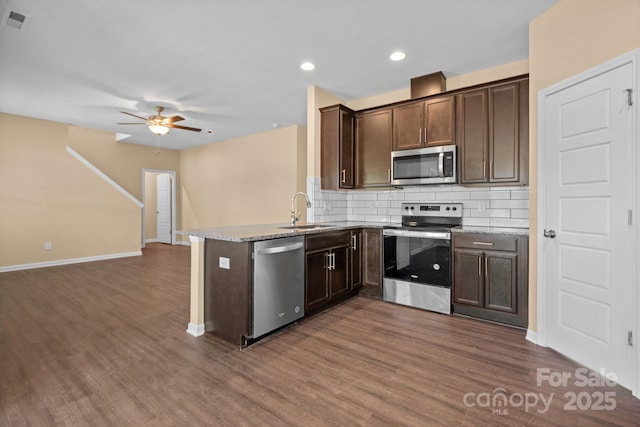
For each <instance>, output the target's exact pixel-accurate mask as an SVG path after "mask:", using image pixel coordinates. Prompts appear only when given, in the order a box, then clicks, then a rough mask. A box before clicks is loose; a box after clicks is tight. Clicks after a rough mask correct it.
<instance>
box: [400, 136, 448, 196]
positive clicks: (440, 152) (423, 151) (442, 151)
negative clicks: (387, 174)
mask: <svg viewBox="0 0 640 427" xmlns="http://www.w3.org/2000/svg"><path fill="white" fill-rule="evenodd" d="M456 182H458V173H457V168H456V146H455V145H442V146H438V147H428V148H417V149H415V150H403V151H393V152H391V184H392V185H398V186H403V185H422V184H455V183H456Z"/></svg>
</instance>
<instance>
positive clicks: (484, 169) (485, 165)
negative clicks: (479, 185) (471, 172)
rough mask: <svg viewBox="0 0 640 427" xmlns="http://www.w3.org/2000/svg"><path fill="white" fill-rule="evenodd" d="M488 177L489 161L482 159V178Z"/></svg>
mask: <svg viewBox="0 0 640 427" xmlns="http://www.w3.org/2000/svg"><path fill="white" fill-rule="evenodd" d="M486 177H487V161H486V160H483V161H482V179H485V178H486Z"/></svg>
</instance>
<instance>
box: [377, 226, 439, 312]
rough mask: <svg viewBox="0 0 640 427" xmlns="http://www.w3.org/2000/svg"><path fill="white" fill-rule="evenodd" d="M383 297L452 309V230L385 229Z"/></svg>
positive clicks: (430, 307)
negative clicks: (448, 231)
mask: <svg viewBox="0 0 640 427" xmlns="http://www.w3.org/2000/svg"><path fill="white" fill-rule="evenodd" d="M383 235H384V278H383V299H384V300H385V301H388V302H394V303H397V304H403V305H408V306H411V307H417V308H422V309H425V310H431V311H437V312H440V313H447V314H449V313H451V237H450V233H444V232H440V233H429V232H413V231H410V230H405V229H385V230H384V231H383Z"/></svg>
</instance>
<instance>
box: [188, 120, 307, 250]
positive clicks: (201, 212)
mask: <svg viewBox="0 0 640 427" xmlns="http://www.w3.org/2000/svg"><path fill="white" fill-rule="evenodd" d="M306 150H307V146H306V134H305V130H304V128H301V127H300V126H289V127H286V128H279V129H274V130H271V131H268V132H263V133H259V134H254V135H249V136H246V137H242V138H236V139H232V140H227V141H222V142H216V143H213V144H209V145H205V146H202V147H196V148H191V149H188V150H183V151H182V152H181V153H180V171H181V176H182V181H181V183H180V184H179V186H178V192H179V193H181V198H182V204H181V205H179V206H181V210H182V226H181V227H179V228H180V229H181V230H189V229H195V228H203V227H218V226H229V225H242V224H252V223H253V224H259V223H286V222H288V221H289V215H290V210H291V197H292V196H293V194H294V193H296V192H297V191H305V190H306V187H305V180H306V175H307V172H306V167H305V166H306V163H305V160H306V159H307V151H306ZM301 199H302V198H297V200H296V202H297V209H296V210H297V211H300V212H301V213H302V215H303V216H302V218H301V219H303V220H304V219H305V213H306V206H305V204H304V203H303V200H301ZM182 237H183V239H182V240H185V239H184V236H182Z"/></svg>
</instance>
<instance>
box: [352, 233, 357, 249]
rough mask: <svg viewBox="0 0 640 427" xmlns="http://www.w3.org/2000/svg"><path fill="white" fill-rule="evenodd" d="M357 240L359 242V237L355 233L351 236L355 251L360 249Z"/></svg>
mask: <svg viewBox="0 0 640 427" xmlns="http://www.w3.org/2000/svg"><path fill="white" fill-rule="evenodd" d="M357 242H358V239H357V237H356V235H355V234H354V235H353V236H351V249H353V250H354V251H357V250H358V246H357Z"/></svg>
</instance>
